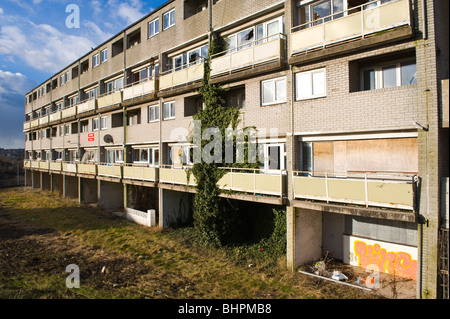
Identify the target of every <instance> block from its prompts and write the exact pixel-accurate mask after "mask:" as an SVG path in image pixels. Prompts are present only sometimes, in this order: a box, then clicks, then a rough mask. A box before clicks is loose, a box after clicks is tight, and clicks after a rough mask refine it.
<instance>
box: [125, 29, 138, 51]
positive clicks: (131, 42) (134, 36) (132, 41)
mask: <svg viewBox="0 0 450 319" xmlns="http://www.w3.org/2000/svg"><path fill="white" fill-rule="evenodd" d="M140 43H141V29H140V28H139V29H137V30H135V31H133V32H131V33H130V34H128V35H127V49H129V48H131V47H134V46H136V45H138V44H140Z"/></svg>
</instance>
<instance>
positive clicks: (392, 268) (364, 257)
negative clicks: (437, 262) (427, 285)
mask: <svg viewBox="0 0 450 319" xmlns="http://www.w3.org/2000/svg"><path fill="white" fill-rule="evenodd" d="M354 248H355V255H356V257H358V259H359V262H358V263H359V266H360V267H363V268H366V267H367V266H369V265H377V266H378V269H379V271H380V272H385V273H388V274H391V275H396V276H399V277H404V278H409V279H414V280H417V260H414V259H412V257H411V255H410V254H408V253H405V252H392V251H391V252H388V251H387V250H386V249H384V248H381V246H380V244H375V245H373V246H372V245H367V244H366V243H365V242H363V241H358V240H357V241H355V247H354Z"/></svg>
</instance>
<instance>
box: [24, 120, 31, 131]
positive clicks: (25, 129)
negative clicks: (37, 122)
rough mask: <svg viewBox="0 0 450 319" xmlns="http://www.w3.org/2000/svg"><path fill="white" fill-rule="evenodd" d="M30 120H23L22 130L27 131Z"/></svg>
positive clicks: (29, 126)
mask: <svg viewBox="0 0 450 319" xmlns="http://www.w3.org/2000/svg"><path fill="white" fill-rule="evenodd" d="M30 124H31V122H30V121H28V122H24V123H23V130H24V131H28V130H29V129H30V128H31V125H30Z"/></svg>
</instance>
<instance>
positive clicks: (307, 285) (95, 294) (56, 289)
mask: <svg viewBox="0 0 450 319" xmlns="http://www.w3.org/2000/svg"><path fill="white" fill-rule="evenodd" d="M2 216H3V217H4V218H6V219H5V220H10V221H12V222H13V223H16V224H14V225H16V226H17V224H18V225H20V226H21V227H23V228H24V229H27V227H30V229H31V230H30V231H29V234H28V233H27V236H25V235H23V236H20V237H19V238H15V237H14V236H12V235H11V237H10V238H6V240H4V241H3V242H4V245H3V246H2V241H1V240H0V253H2V249H3V253H5V252H6V253H8V252H9V253H10V254H11V253H12V252H13V251H19V253H18V254H19V256H18V257H16V258H11V260H10V262H9V263H7V262H6V261H5V265H2V264H1V261H0V297H2V296H6V298H22V297H23V298H133V299H134V298H171V299H172V298H174V299H198V298H202V299H204V298H206V299H228V298H233V299H259V298H280V299H284V298H288V299H359V298H375V296H374V295H370V294H366V293H364V292H362V291H360V290H358V289H352V288H350V287H346V286H340V285H336V284H333V283H327V282H323V281H318V280H317V279H313V278H310V277H307V276H303V275H301V274H298V273H295V272H291V271H289V270H287V269H286V266H285V262H284V259H280V260H278V261H277V262H276V263H273V262H272V263H270V262H267V263H264V262H262V261H258V259H255V260H256V261H255V260H251V259H247V255H246V253H245V252H246V251H247V250H248V249H253V250H252V253H251V254H249V255H248V256H252V254H257V253H258V252H255V251H254V250H255V249H257V247H252V246H248V247H246V246H243V247H231V248H225V249H215V248H211V247H205V246H202V245H198V244H196V241H195V238H193V236H194V234H193V232H192V229H189V228H184V229H183V228H181V229H166V230H159V229H156V228H145V227H142V226H139V225H136V224H133V223H130V222H128V221H126V220H125V219H122V218H119V217H116V216H113V215H111V214H110V213H108V212H105V211H103V210H101V209H99V208H97V207H93V206H86V205H80V204H79V203H78V202H76V201H74V200H70V199H64V198H61V197H60V196H58V195H55V194H51V193H48V192H43V191H37V190H32V189H28V188H16V189H9V190H0V221H1V217H2ZM36 229H38V230H42V229H46V230H48V232H38V233H37V234H36V233H35V232H34V230H36ZM2 231H3V230H2ZM0 239H1V237H0ZM15 245H17V249H15V250H13V247H15ZM24 247H28V249H27V250H26V251H25V250H24V249H25V248H24ZM8 249H9V250H8ZM22 250H23V251H22ZM261 253H263V252H261ZM249 258H251V257H249ZM33 260H35V261H36V260H37V261H38V262H33ZM261 260H263V259H261ZM70 263H75V264H77V265H79V266H80V272H81V273H82V275H83V276H84V277H83V276H82V280H81V287H80V289H68V288H66V287H65V278H66V276H67V275H68V274H67V273H65V265H68V264H70ZM249 263H253V265H254V266H252V267H249V266H248V265H249ZM30 264H31V265H32V266H29V265H30ZM27 265H28V266H27ZM4 266H6V267H4ZM8 266H9V268H8ZM103 267H105V269H106V271H105V272H101V269H102V268H103Z"/></svg>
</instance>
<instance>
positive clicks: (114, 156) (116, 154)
mask: <svg viewBox="0 0 450 319" xmlns="http://www.w3.org/2000/svg"><path fill="white" fill-rule="evenodd" d="M106 161H107V163H108V164H114V163H123V150H122V149H116V150H108V151H107V153H106Z"/></svg>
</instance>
